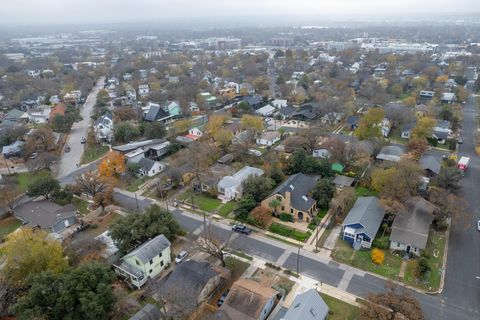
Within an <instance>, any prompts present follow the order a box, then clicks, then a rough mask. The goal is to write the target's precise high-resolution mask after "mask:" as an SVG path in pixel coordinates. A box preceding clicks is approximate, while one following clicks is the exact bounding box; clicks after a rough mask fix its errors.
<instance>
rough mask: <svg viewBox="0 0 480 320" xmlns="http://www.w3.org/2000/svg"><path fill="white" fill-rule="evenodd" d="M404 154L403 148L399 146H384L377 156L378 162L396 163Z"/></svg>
mask: <svg viewBox="0 0 480 320" xmlns="http://www.w3.org/2000/svg"><path fill="white" fill-rule="evenodd" d="M404 153H405V151H404V149H403V147H400V146H385V147H383V148H382V149H380V152H379V153H378V155H377V157H376V158H377V159H379V160H387V161H395V162H398V161H399V160H400V158H401V156H403V154H404Z"/></svg>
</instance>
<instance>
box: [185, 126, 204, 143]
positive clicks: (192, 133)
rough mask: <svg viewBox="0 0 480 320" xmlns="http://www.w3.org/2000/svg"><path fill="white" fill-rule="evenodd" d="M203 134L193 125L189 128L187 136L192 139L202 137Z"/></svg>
mask: <svg viewBox="0 0 480 320" xmlns="http://www.w3.org/2000/svg"><path fill="white" fill-rule="evenodd" d="M202 136H203V132H202V131H201V130H200V129H198V128H197V127H193V128H191V129H189V130H188V134H187V135H186V137H187V138H190V139H192V140H197V139H200V138H201V137H202Z"/></svg>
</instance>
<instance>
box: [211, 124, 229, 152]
mask: <svg viewBox="0 0 480 320" xmlns="http://www.w3.org/2000/svg"><path fill="white" fill-rule="evenodd" d="M232 139H233V133H232V132H231V131H230V130H227V129H223V128H220V129H219V130H218V131H216V133H215V135H214V136H213V140H215V142H216V143H218V144H219V145H220V147H222V148H226V147H228V146H229V145H230V143H232Z"/></svg>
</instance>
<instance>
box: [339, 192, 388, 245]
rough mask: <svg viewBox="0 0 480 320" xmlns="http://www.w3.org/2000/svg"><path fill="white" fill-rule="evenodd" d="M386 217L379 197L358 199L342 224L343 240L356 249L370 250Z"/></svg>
mask: <svg viewBox="0 0 480 320" xmlns="http://www.w3.org/2000/svg"><path fill="white" fill-rule="evenodd" d="M384 216H385V209H383V207H382V206H381V205H380V201H379V200H378V198H377V197H360V198H358V199H357V201H356V202H355V204H354V206H353V208H352V209H351V210H350V212H349V213H348V215H347V216H346V217H345V220H344V221H343V223H342V232H343V236H342V239H343V240H345V241H347V242H349V243H350V244H351V245H352V246H353V248H354V249H360V248H361V247H363V248H370V247H371V246H372V242H373V239H375V235H376V234H377V231H378V229H379V228H380V224H381V223H382V220H383V217H384Z"/></svg>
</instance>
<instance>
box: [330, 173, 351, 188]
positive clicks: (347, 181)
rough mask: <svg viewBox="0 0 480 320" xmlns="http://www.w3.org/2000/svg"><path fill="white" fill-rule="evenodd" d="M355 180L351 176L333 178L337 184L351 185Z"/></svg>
mask: <svg viewBox="0 0 480 320" xmlns="http://www.w3.org/2000/svg"><path fill="white" fill-rule="evenodd" d="M354 181H355V179H354V178H351V177H347V176H336V177H335V179H334V180H333V183H335V184H336V185H337V186H342V187H351V186H352V184H353V182H354Z"/></svg>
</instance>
